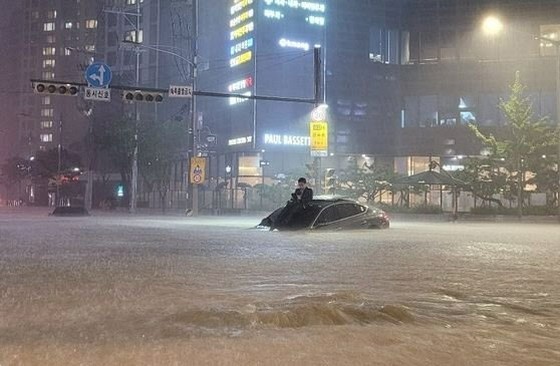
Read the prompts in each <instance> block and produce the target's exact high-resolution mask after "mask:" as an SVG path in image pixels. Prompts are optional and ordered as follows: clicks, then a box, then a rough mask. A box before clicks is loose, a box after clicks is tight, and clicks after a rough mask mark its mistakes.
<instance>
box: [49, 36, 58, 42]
mask: <svg viewBox="0 0 560 366" xmlns="http://www.w3.org/2000/svg"><path fill="white" fill-rule="evenodd" d="M55 42H56V37H55V36H53V35H48V36H47V43H55Z"/></svg>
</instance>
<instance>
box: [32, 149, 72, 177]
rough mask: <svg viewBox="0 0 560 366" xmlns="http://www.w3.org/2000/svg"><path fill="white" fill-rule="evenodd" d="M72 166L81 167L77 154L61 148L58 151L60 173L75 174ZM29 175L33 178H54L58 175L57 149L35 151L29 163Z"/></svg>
mask: <svg viewBox="0 0 560 366" xmlns="http://www.w3.org/2000/svg"><path fill="white" fill-rule="evenodd" d="M74 168H80V170H81V168H82V161H81V158H80V156H79V155H78V154H76V153H73V152H71V151H68V150H66V149H62V150H61V152H60V173H62V174H64V175H67V176H72V175H75V173H74V171H73V170H74ZM30 172H31V177H32V178H34V179H56V178H57V176H58V173H59V172H58V149H50V150H47V151H37V152H36V153H35V159H34V160H33V162H32V163H31V171H30Z"/></svg>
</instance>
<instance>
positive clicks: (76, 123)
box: [9, 0, 99, 157]
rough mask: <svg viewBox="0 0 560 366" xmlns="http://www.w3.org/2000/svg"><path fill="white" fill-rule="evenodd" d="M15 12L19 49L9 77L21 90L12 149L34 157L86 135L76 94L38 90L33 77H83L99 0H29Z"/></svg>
mask: <svg viewBox="0 0 560 366" xmlns="http://www.w3.org/2000/svg"><path fill="white" fill-rule="evenodd" d="M18 3H19V4H17V5H16V6H17V8H16V9H15V11H14V12H13V17H14V18H13V19H17V21H14V22H12V24H11V26H10V27H11V32H10V34H11V36H13V37H14V38H13V41H14V42H15V43H14V44H12V49H13V50H14V51H15V52H17V55H18V57H17V60H15V61H16V64H15V72H14V73H13V74H11V75H10V77H9V79H10V80H9V82H10V84H11V85H14V89H15V90H17V101H16V104H15V106H14V107H15V108H16V109H17V113H16V118H15V119H14V120H12V121H10V123H15V124H17V126H18V133H17V139H16V141H17V143H16V146H15V147H14V151H12V152H11V154H12V155H20V156H22V157H30V156H31V155H32V154H33V153H34V152H35V151H37V150H48V149H51V148H54V147H56V146H57V144H58V143H61V144H62V145H63V146H66V147H68V146H69V145H71V144H73V143H76V142H78V141H80V139H81V138H82V137H83V136H84V135H85V133H86V132H87V117H86V116H85V115H84V111H83V109H82V108H81V106H80V103H79V101H78V100H77V98H76V97H67V96H58V95H38V94H34V93H33V91H32V88H31V82H30V79H44V80H57V79H59V80H60V79H62V80H72V81H74V80H75V81H82V80H83V70H84V67H85V65H87V59H88V58H89V57H91V56H89V55H93V54H94V53H95V46H96V37H97V36H96V34H97V17H98V15H99V4H98V2H96V1H76V2H68V1H62V0H45V1H37V0H25V1H21V2H18Z"/></svg>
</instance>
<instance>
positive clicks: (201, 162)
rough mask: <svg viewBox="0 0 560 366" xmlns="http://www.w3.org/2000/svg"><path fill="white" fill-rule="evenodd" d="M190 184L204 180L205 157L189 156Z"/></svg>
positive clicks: (200, 182) (201, 182) (203, 181)
mask: <svg viewBox="0 0 560 366" xmlns="http://www.w3.org/2000/svg"><path fill="white" fill-rule="evenodd" d="M190 181H191V184H204V183H205V181H206V159H205V158H191V169H190Z"/></svg>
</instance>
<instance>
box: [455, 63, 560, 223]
mask: <svg viewBox="0 0 560 366" xmlns="http://www.w3.org/2000/svg"><path fill="white" fill-rule="evenodd" d="M510 90H511V95H510V97H509V99H508V100H502V101H501V102H500V105H499V107H500V109H501V111H502V113H503V114H504V116H505V117H506V119H507V125H506V126H505V128H504V129H503V131H501V132H502V133H501V134H500V135H499V136H496V135H494V134H492V133H485V132H483V131H481V130H480V129H479V128H478V127H477V126H475V125H470V126H469V127H470V129H471V131H472V132H473V133H474V135H475V136H476V137H477V138H478V139H479V140H480V141H481V142H482V143H483V144H484V145H485V146H486V147H487V148H488V150H489V154H488V156H487V157H485V158H484V159H482V160H481V161H480V162H477V163H473V165H472V166H470V167H469V166H467V168H466V169H465V173H464V175H463V177H462V178H463V180H466V181H467V182H469V183H470V184H471V188H472V190H473V192H475V194H477V196H479V197H481V198H483V199H488V198H489V197H490V196H491V195H492V194H495V193H498V192H500V193H504V194H505V195H506V196H508V195H509V196H510V198H513V196H515V197H516V199H517V200H518V206H519V207H518V214H519V215H521V213H522V211H521V210H522V202H523V187H525V186H526V184H528V183H535V184H537V185H538V189H539V190H541V191H550V190H555V189H557V186H556V184H557V183H556V182H557V181H558V179H557V174H558V173H555V174H554V173H553V164H552V161H550V160H549V161H546V159H544V158H543V156H545V157H546V156H550V155H555V149H556V146H557V144H558V131H557V130H556V131H555V129H554V128H553V127H552V126H551V125H550V123H549V121H548V119H546V118H539V119H536V118H535V117H534V115H533V108H532V104H531V102H530V100H529V99H528V98H527V97H525V96H524V92H525V86H524V85H523V84H522V83H521V79H520V75H519V73H517V74H516V76H515V81H514V82H513V84H512V85H511V87H510ZM527 171H529V172H533V173H534V174H535V177H534V178H531V179H532V182H531V181H529V179H528V178H526V174H525V172H527Z"/></svg>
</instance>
